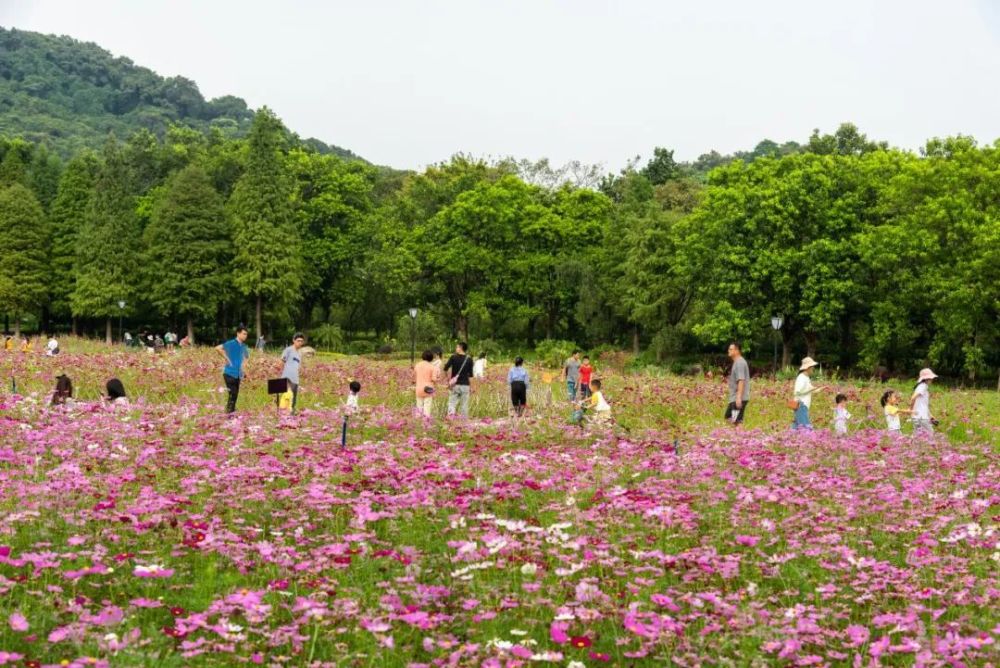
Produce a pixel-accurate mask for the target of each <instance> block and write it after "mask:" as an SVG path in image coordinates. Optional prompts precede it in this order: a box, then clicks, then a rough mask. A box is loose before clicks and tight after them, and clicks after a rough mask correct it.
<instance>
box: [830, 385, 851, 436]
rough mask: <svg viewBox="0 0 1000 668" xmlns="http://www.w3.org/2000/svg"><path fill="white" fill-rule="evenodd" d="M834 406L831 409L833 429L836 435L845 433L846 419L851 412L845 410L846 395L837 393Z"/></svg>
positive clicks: (844, 434) (849, 416) (849, 417)
mask: <svg viewBox="0 0 1000 668" xmlns="http://www.w3.org/2000/svg"><path fill="white" fill-rule="evenodd" d="M834 401H836V402H837V405H836V407H834V409H833V431H834V433H835V434H837V436H846V435H847V421H848V420H850V419H851V414H850V413H848V412H847V395H844V394H838V395H837V397H836V399H835V400H834Z"/></svg>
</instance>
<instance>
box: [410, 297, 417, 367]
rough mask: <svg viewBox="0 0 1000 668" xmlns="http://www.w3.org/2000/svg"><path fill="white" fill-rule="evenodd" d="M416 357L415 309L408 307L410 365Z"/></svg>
mask: <svg viewBox="0 0 1000 668" xmlns="http://www.w3.org/2000/svg"><path fill="white" fill-rule="evenodd" d="M416 358H417V309H416V308H414V307H410V366H413V363H414V362H415V361H416Z"/></svg>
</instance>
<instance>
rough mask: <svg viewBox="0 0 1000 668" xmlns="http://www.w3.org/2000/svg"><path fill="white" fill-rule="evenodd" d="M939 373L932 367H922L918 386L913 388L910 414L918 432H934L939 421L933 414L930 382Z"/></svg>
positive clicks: (914, 427)
mask: <svg viewBox="0 0 1000 668" xmlns="http://www.w3.org/2000/svg"><path fill="white" fill-rule="evenodd" d="M935 378H937V374H936V373H934V372H933V371H931V370H930V369H921V370H920V376H919V377H918V378H917V386H916V387H914V388H913V396H912V397H910V411H909V412H910V415H911V418H910V419H911V420H913V432H914V433H916V434H933V433H934V425H935V424H937V421H936V420H935V419H934V416H933V415H931V394H930V390H929V388H930V384H931V381H933V380H934V379H935Z"/></svg>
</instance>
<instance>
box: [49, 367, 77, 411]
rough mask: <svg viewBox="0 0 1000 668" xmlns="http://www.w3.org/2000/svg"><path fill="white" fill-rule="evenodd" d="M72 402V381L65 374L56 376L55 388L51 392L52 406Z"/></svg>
mask: <svg viewBox="0 0 1000 668" xmlns="http://www.w3.org/2000/svg"><path fill="white" fill-rule="evenodd" d="M72 403H73V381H71V380H70V379H69V376H67V375H66V374H60V375H59V376H57V377H56V390H55V392H53V393H52V405H53V406H66V405H68V404H72Z"/></svg>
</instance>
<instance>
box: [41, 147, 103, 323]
mask: <svg viewBox="0 0 1000 668" xmlns="http://www.w3.org/2000/svg"><path fill="white" fill-rule="evenodd" d="M97 169H98V161H97V158H96V156H94V155H93V154H92V153H90V152H84V153H81V154H80V155H79V156H77V157H75V158H73V159H72V160H71V161H70V162H69V164H67V165H66V171H65V172H64V173H63V175H62V177H61V178H60V180H59V187H58V191H57V193H56V198H55V200H54V201H53V202H52V208H51V211H50V213H49V219H50V220H51V223H52V251H51V268H52V285H51V297H52V302H51V309H52V311H53V313H54V314H55V315H60V316H68V315H70V313H71V309H70V295H72V294H73V290H74V287H75V285H76V268H75V263H76V246H77V243H76V242H77V236H78V234H79V230H80V228H81V227H82V226H83V224H84V220H85V218H86V215H87V210H88V209H89V207H90V199H91V196H92V191H93V188H94V180H95V177H96V174H97Z"/></svg>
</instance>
